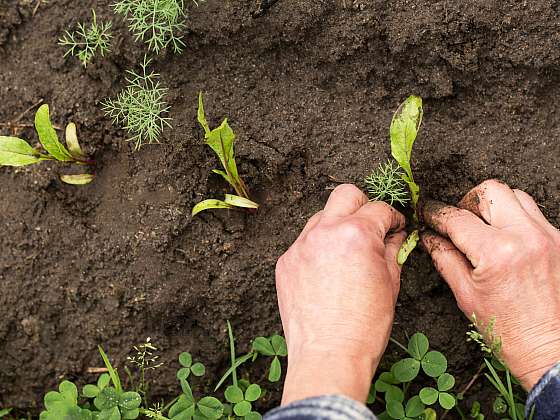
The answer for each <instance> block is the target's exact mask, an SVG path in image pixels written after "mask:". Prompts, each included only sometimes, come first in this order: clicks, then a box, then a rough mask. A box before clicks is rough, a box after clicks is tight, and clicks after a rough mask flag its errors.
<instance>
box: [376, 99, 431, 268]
mask: <svg viewBox="0 0 560 420" xmlns="http://www.w3.org/2000/svg"><path fill="white" fill-rule="evenodd" d="M422 115H423V110H422V98H420V97H418V96H409V97H408V98H407V99H406V101H404V102H403V103H402V104H401V105H400V106H399V108H398V109H397V111H396V112H395V114H394V116H393V120H392V121H391V128H390V130H389V136H390V140H391V155H392V156H393V158H394V159H395V161H396V162H397V164H398V166H399V167H398V168H396V167H394V166H393V162H392V161H389V162H387V163H386V164H384V165H380V167H379V168H378V169H377V170H376V171H374V172H373V173H372V174H371V175H370V176H369V177H367V178H366V179H365V184H366V187H367V189H368V192H369V194H370V197H372V199H374V200H382V201H385V202H387V203H388V204H391V205H393V204H394V203H399V204H401V205H405V204H410V207H411V208H412V210H413V212H414V214H413V223H414V225H415V226H416V228H415V229H414V230H413V231H412V232H411V233H410V234H409V235H408V238H406V241H405V242H404V244H403V245H402V247H401V249H400V250H399V253H398V256H397V261H398V263H399V264H401V265H402V264H404V263H405V261H406V259H407V258H408V256H409V254H410V253H411V252H412V250H413V249H414V248H415V247H416V245H417V244H418V241H419V239H420V236H419V234H418V222H419V217H418V199H419V197H420V187H419V186H418V184H416V182H415V181H414V176H413V175H412V168H411V164H410V162H411V159H412V146H413V145H414V141H415V140H416V136H417V135H418V131H419V130H420V125H421V124H422ZM406 187H407V188H408V193H407V192H406V190H405V188H406Z"/></svg>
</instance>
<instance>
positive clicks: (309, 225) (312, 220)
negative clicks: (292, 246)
mask: <svg viewBox="0 0 560 420" xmlns="http://www.w3.org/2000/svg"><path fill="white" fill-rule="evenodd" d="M322 217H323V210H320V211H318V212H317V213H315V214H314V215H313V216H311V218H310V219H309V220H308V221H307V223H306V224H305V226H304V227H303V230H302V231H301V233H300V234H299V236H300V237H301V236H304V235H306V234H307V233H308V232H309V231H310V230H311V229H313V228H314V227H315V226H317V224H318V223H319V222H320V221H321V218H322Z"/></svg>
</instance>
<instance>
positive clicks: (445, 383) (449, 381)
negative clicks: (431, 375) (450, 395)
mask: <svg viewBox="0 0 560 420" xmlns="http://www.w3.org/2000/svg"><path fill="white" fill-rule="evenodd" d="M454 386H455V378H454V377H453V375H450V374H449V373H443V374H442V375H441V376H440V377H439V378H438V380H437V387H438V390H439V391H440V392H444V391H449V390H450V389H451V388H453V387H454Z"/></svg>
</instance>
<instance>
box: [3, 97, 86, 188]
mask: <svg viewBox="0 0 560 420" xmlns="http://www.w3.org/2000/svg"><path fill="white" fill-rule="evenodd" d="M35 129H36V131H37V134H38V136H39V141H40V143H41V145H42V146H43V148H44V150H45V151H44V153H43V152H41V151H39V150H38V149H36V148H33V147H32V146H31V145H30V144H29V143H28V142H27V141H26V140H23V139H20V138H18V137H6V136H0V166H28V165H33V164H36V163H39V162H42V161H46V160H55V161H59V162H63V163H75V164H78V165H93V164H94V162H93V161H92V160H90V159H88V158H87V157H86V155H85V154H84V153H83V152H82V149H81V147H80V144H79V142H78V137H77V135H76V125H75V124H74V123H69V124H68V126H67V127H66V146H64V145H63V144H62V143H61V142H60V140H59V139H58V135H57V134H56V131H55V129H54V127H53V126H52V123H51V120H50V116H49V106H48V105H46V104H45V105H42V106H41V107H40V108H39V109H38V110H37V113H36V114H35ZM93 178H94V176H93V175H92V174H79V175H62V176H61V177H60V179H61V181H63V182H65V183H67V184H74V185H83V184H88V183H90V182H91V181H92V180H93Z"/></svg>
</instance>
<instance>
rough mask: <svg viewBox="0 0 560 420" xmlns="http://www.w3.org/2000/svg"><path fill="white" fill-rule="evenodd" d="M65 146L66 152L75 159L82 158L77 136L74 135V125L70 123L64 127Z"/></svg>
mask: <svg viewBox="0 0 560 420" xmlns="http://www.w3.org/2000/svg"><path fill="white" fill-rule="evenodd" d="M66 145H67V146H68V151H69V152H70V154H71V155H72V156H73V157H75V158H78V159H79V158H83V157H84V154H83V153H82V148H81V147H80V143H79V142H78V135H77V134H76V124H74V123H70V124H68V125H67V126H66Z"/></svg>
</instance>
